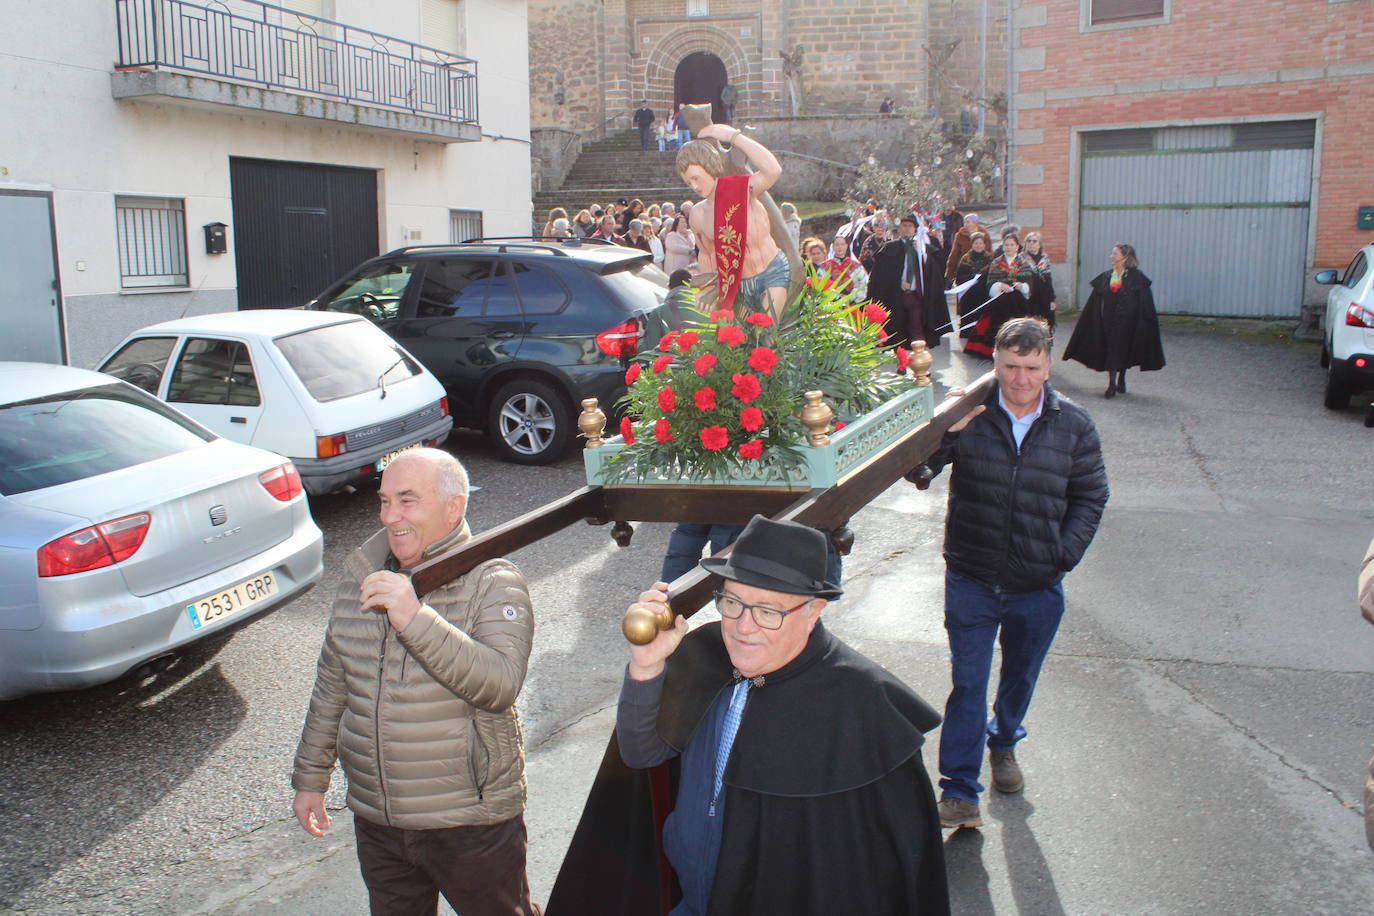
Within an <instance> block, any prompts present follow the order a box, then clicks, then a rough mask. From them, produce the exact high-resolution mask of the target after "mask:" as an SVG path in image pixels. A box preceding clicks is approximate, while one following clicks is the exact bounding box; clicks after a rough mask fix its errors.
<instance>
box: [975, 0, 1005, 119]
mask: <svg viewBox="0 0 1374 916" xmlns="http://www.w3.org/2000/svg"><path fill="white" fill-rule="evenodd" d="M1008 2H1011V0H1008ZM987 113H988V0H983V8H982V12H981V13H980V14H979V16H978V133H980V134H981V133H986V130H985V128H986V127H987Z"/></svg>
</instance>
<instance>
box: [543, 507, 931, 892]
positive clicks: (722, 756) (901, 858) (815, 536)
mask: <svg viewBox="0 0 1374 916" xmlns="http://www.w3.org/2000/svg"><path fill="white" fill-rule="evenodd" d="M825 541H826V539H825V536H824V535H823V534H821V533H820V532H819V531H816V530H815V529H812V528H808V527H806V526H804V525H800V524H798V523H796V522H785V521H784V522H778V521H773V520H771V519H767V518H764V517H762V516H755V517H754V518H753V520H752V521H750V523H749V525H748V526H747V527H746V528H745V530H744V532H743V533H742V534H741V535H740V537H739V539H738V540H737V541H736V542H735V547H734V550H733V551H732V552H731V553H730V555H729V556H728V557H724V558H721V559H714V558H713V559H707V560H703V561H702V566H703V567H704V568H706V569H707V570H709V571H711V572H714V573H716V574H718V575H720V576H721V577H722V578H723V579H724V580H725V581H724V583H723V584H722V586H721V590H720V591H719V592H717V593H716V595H717V600H716V607H717V609H718V610H719V611H720V614H721V618H722V619H721V621H720V623H718V624H707V625H705V626H703V627H700V628H699V629H697V630H695V631H694V632H693V633H692V634H691V635H687V623H686V621H685V620H684V619H682V618H678V619H677V620H676V622H675V625H674V626H673V627H672V628H670V629H668V630H663V631H660V632H659V633H658V635H657V637H656V638H655V639H654V641H653V642H650V643H649V644H648V645H644V646H634V647H632V648H631V650H630V659H631V660H630V664H629V666H628V667H627V669H626V675H625V681H624V683H623V685H622V688H621V696H620V706H619V709H618V713H617V718H616V741H615V742H613V743H612V746H611V748H610V750H608V751H607V755H606V759H605V760H604V761H603V763H602V769H601V772H600V773H599V774H598V776H597V782H596V784H595V785H594V786H593V788H592V793H591V796H590V797H589V799H588V802H587V807H586V809H585V811H584V812H583V817H582V822H581V824H580V825H579V826H578V829H577V832H576V834H575V835H574V837H573V841H572V845H571V847H570V848H569V851H568V855H567V857H566V858H565V859H564V861H563V868H562V870H561V871H560V873H559V876H558V880H557V883H556V884H555V886H554V889H553V893H552V895H551V896H550V898H549V902H548V907H547V909H546V912H547V913H548V916H579V914H586V913H596V914H598V916H615V914H625V916H651V914H661V913H667V912H669V911H670V910H671V913H672V914H673V916H705V914H707V913H711V914H730V916H751V914H752V916H771V914H776V913H787V914H788V916H811V914H814V916H822V914H824V916H833V914H836V913H883V914H899V913H900V914H913V916H914V914H922V916H925V914H947V913H948V912H949V899H948V890H947V886H946V881H945V866H944V852H943V847H942V845H941V842H940V836H939V827H938V821H937V814H936V811H935V798H934V795H933V793H932V791H931V788H930V783H929V778H928V777H927V776H926V773H925V767H924V766H923V764H922V763H921V753H920V748H921V745H922V744H923V743H924V736H923V733H924V732H926V731H929V730H930V729H932V728H934V727H935V726H936V725H937V724H938V723H939V716H938V715H937V714H936V713H935V711H934V710H933V709H931V708H930V707H929V706H928V705H927V704H926V703H925V702H924V701H923V700H922V699H921V698H920V697H918V696H917V695H916V694H915V693H913V692H912V691H911V689H910V688H908V687H907V686H906V685H905V684H903V683H902V682H901V681H900V680H898V679H897V678H896V677H894V676H893V675H892V674H890V673H888V672H887V671H885V670H884V669H882V668H880V667H879V666H878V665H876V664H874V663H873V662H871V661H869V660H868V659H867V658H865V657H864V656H862V655H860V654H859V653H857V652H855V651H854V650H853V649H850V648H849V647H848V646H846V645H845V644H844V643H842V642H840V641H839V640H838V639H836V638H835V637H834V636H832V635H831V634H830V633H828V632H827V631H826V629H825V627H824V626H823V625H822V624H821V622H820V615H821V611H822V610H823V609H824V607H825V604H826V601H827V599H830V598H834V597H838V595H839V594H840V589H839V588H837V587H835V586H834V585H832V584H831V583H829V582H826V581H825V579H824V576H825V571H826V546H825ZM666 589H667V586H666V585H665V584H664V583H661V582H660V583H658V584H657V585H656V586H655V587H654V588H653V589H651V590H649V591H647V592H644V593H643V594H641V595H640V600H639V602H637V604H636V605H635V606H632V609H633V608H636V607H637V608H639V609H645V610H652V609H655V608H659V607H661V605H662V603H663V602H664V600H665V599H666ZM684 637H686V638H685V639H684ZM622 757H623V760H622ZM627 764H628V765H629V766H630V767H641V768H644V767H655V769H654V770H651V771H649V776H648V778H647V779H646V778H645V777H644V775H643V773H644V771H643V770H632V769H628V768H627ZM665 764H666V766H663V765H665ZM651 782H652V783H655V788H657V789H659V790H660V791H659V792H658V795H659V797H660V798H661V799H667V798H668V797H669V796H672V797H673V800H672V801H671V802H669V803H666V804H663V805H657V804H656V805H654V806H652V808H651V806H650V805H649V804H648V801H647V796H649V795H650V794H651V793H650V791H649V783H651ZM654 809H657V810H654ZM669 811H671V813H668V812H669ZM665 814H666V819H665V817H664V815H665ZM659 826H661V829H662V848H663V850H664V853H665V855H666V857H667V863H668V865H670V866H671V868H666V867H663V864H662V862H661V861H659V860H657V856H656V855H655V853H654V850H655V849H656V848H657V843H656V837H657V830H656V829H655V828H656V827H659ZM661 868H662V870H660V869H661ZM660 879H662V880H660Z"/></svg>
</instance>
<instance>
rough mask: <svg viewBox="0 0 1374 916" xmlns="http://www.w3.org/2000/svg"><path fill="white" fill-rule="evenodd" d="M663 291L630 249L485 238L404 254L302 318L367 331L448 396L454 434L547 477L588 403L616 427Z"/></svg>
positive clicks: (348, 283) (339, 288)
mask: <svg viewBox="0 0 1374 916" xmlns="http://www.w3.org/2000/svg"><path fill="white" fill-rule="evenodd" d="M667 282H668V280H667V277H666V276H664V274H663V272H662V271H661V270H659V269H658V268H657V267H655V266H654V264H653V261H652V259H651V257H650V255H649V254H648V253H646V252H643V251H640V250H638V249H635V248H624V247H621V246H618V245H610V244H606V243H602V242H594V241H590V240H583V241H573V240H557V241H543V240H540V241H534V240H520V241H511V240H492V239H488V240H478V241H474V242H463V243H461V244H454V245H426V246H416V247H410V248H398V249H397V250H395V251H392V252H389V253H387V254H384V255H381V256H380V257H376V258H373V259H372V260H370V261H367V262H366V263H364V264H363V265H362V266H360V267H359V268H357V269H356V270H354V271H352V272H351V273H349V274H348V275H347V276H346V277H345V278H344V279H342V280H340V281H339V282H337V283H335V284H334V285H332V286H330V287H329V288H328V289H326V290H325V291H324V292H323V293H321V294H320V295H319V296H318V297H317V298H315V299H314V300H313V301H311V302H310V303H309V304H307V306H306V308H313V309H322V310H329V311H336V312H348V313H350V314H357V315H365V316H367V317H368V318H370V319H372V320H373V321H375V322H376V323H377V325H378V326H379V327H381V329H382V330H384V331H386V332H387V333H388V334H390V335H391V336H392V337H393V338H394V339H395V340H396V341H397V342H398V343H400V344H401V345H402V346H404V347H405V348H406V349H407V350H409V351H410V352H411V353H412V354H413V355H414V356H415V357H416V358H418V359H419V360H420V361H421V362H422V363H424V364H425V366H426V367H427V368H428V369H429V370H430V371H431V372H433V373H434V374H435V375H436V376H437V377H438V379H439V381H440V382H442V383H443V385H444V387H445V388H446V389H447V390H448V395H449V407H450V409H451V410H452V412H453V418H454V421H455V422H456V423H458V424H460V425H463V426H469V427H473V428H476V429H485V430H486V431H487V432H488V433H489V434H490V435H491V437H492V439H493V441H495V443H496V446H497V448H499V449H500V451H501V453H502V455H503V456H504V457H505V458H507V459H508V460H510V461H515V462H518V463H520V464H547V463H549V462H551V461H554V460H555V459H557V458H558V457H559V456H561V455H563V454H564V453H565V452H566V451H567V450H568V448H569V446H571V445H572V443H573V437H574V435H575V434H576V433H577V426H576V424H577V415H578V412H579V410H580V406H579V401H580V400H581V399H582V398H586V397H595V398H598V399H599V400H600V402H601V406H602V409H603V410H605V411H606V413H607V415H608V416H609V415H610V414H611V409H610V408H611V406H612V405H613V404H614V403H615V402H616V401H617V400H618V399H619V398H620V396H621V395H623V394H624V393H625V369H626V368H627V367H628V366H629V363H630V360H631V358H632V357H633V356H634V355H635V353H636V352H638V350H639V347H640V345H641V342H642V341H643V338H644V336H645V328H646V326H648V325H650V324H651V323H652V324H654V325H655V326H657V324H658V322H657V320H656V319H657V316H656V315H655V312H657V310H658V308H659V306H661V305H662V304H663V299H664V296H665V294H666V293H667ZM653 343H655V341H650V342H648V344H647V345H648V346H652V345H653Z"/></svg>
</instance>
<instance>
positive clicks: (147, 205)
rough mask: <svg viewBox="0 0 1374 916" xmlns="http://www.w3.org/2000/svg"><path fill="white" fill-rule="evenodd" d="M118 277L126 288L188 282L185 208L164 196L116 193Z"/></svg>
mask: <svg viewBox="0 0 1374 916" xmlns="http://www.w3.org/2000/svg"><path fill="white" fill-rule="evenodd" d="M115 224H116V230H117V235H118V240H119V278H120V285H121V286H122V287H123V288H124V289H141V288H146V287H158V286H188V285H190V283H189V278H188V276H187V272H186V212H185V209H184V205H183V203H182V201H180V200H177V199H173V198H164V197H116V198H115Z"/></svg>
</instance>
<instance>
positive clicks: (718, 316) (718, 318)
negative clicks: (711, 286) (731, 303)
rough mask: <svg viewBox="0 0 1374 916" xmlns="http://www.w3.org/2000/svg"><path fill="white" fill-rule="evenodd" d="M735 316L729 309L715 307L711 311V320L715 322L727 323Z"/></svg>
mask: <svg viewBox="0 0 1374 916" xmlns="http://www.w3.org/2000/svg"><path fill="white" fill-rule="evenodd" d="M734 317H735V313H734V312H732V311H730V310H729V309H716V310H715V311H714V312H712V313H711V320H712V321H714V322H715V323H716V324H728V323H729V322H730V321H731V320H733V319H734Z"/></svg>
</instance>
